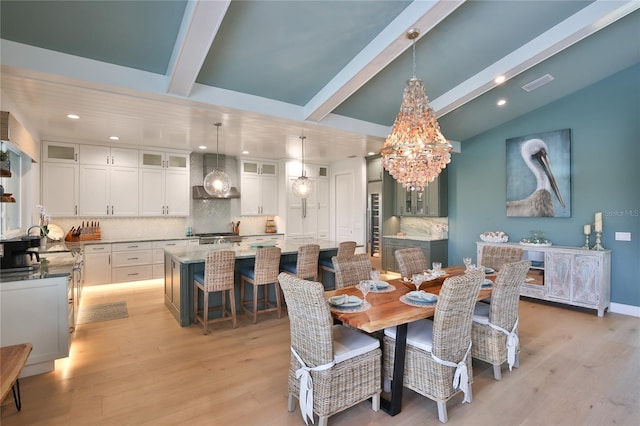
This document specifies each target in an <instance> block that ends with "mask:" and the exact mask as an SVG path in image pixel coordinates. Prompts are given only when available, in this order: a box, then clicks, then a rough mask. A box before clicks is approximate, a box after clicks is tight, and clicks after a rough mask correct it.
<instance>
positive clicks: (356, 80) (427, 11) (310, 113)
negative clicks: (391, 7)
mask: <svg viewBox="0 0 640 426" xmlns="http://www.w3.org/2000/svg"><path fill="white" fill-rule="evenodd" d="M464 1H465V0H439V1H437V2H426V1H414V2H413V3H411V4H410V5H409V6H407V8H406V9H405V10H403V11H402V13H400V15H398V16H397V17H396V18H395V19H394V20H393V21H392V22H391V23H390V24H389V25H387V27H386V28H385V29H384V30H383V31H382V32H380V34H378V36H376V37H375V38H374V39H373V40H372V41H371V42H370V43H369V44H368V45H367V46H366V47H365V48H364V49H362V51H360V53H358V54H357V55H356V56H355V57H354V58H353V59H352V60H351V61H350V62H349V63H348V64H347V65H346V66H345V67H344V68H343V69H342V70H341V71H340V72H339V73H338V74H336V75H335V76H334V77H333V78H332V79H331V81H329V83H327V84H326V85H325V86H324V87H323V88H322V89H321V90H320V91H319V92H318V93H317V94H316V95H315V96H314V97H313V98H312V99H311V100H310V101H309V102H308V103H307V104H306V105H305V107H304V110H305V113H304V115H305V119H306V120H310V121H315V122H318V121H320V120H322V119H323V118H324V117H325V116H326V115H327V114H329V113H330V112H331V111H333V110H334V109H335V108H337V107H338V106H339V105H340V104H341V103H342V102H344V101H345V100H346V99H347V98H348V97H349V96H351V95H352V94H353V93H355V92H356V91H357V90H358V89H359V88H360V87H362V86H363V85H364V84H366V83H367V82H368V81H369V80H370V79H371V78H373V77H374V76H375V75H376V74H378V73H379V72H380V71H381V70H383V69H384V68H385V67H386V66H387V65H388V64H389V63H390V62H391V61H393V60H394V59H396V58H397V57H398V56H400V55H401V54H402V53H403V52H404V51H405V50H407V49H408V48H410V47H411V45H412V43H411V42H410V41H408V40H407V38H406V36H405V34H406V32H407V30H409V29H410V28H418V29H420V37H422V36H423V35H425V34H426V33H427V32H429V31H430V30H431V29H433V28H434V27H435V26H436V25H438V24H439V23H440V22H441V21H442V20H443V19H445V18H446V17H447V16H449V15H450V14H451V13H453V11H455V10H456V9H457V8H458V7H460V6H461V5H462V4H463V3H464Z"/></svg>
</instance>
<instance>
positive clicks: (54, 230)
mask: <svg viewBox="0 0 640 426" xmlns="http://www.w3.org/2000/svg"><path fill="white" fill-rule="evenodd" d="M47 229H49V233H48V234H47V238H49V239H50V240H52V241H61V240H64V231H63V230H62V228H60V227H59V226H58V225H56V224H54V223H50V224H49V225H48V226H47Z"/></svg>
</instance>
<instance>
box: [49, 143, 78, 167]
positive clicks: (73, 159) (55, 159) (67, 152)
mask: <svg viewBox="0 0 640 426" xmlns="http://www.w3.org/2000/svg"><path fill="white" fill-rule="evenodd" d="M79 150H80V145H78V144H73V143H63V142H51V141H44V142H42V161H48V162H52V163H75V164H77V163H78V152H79Z"/></svg>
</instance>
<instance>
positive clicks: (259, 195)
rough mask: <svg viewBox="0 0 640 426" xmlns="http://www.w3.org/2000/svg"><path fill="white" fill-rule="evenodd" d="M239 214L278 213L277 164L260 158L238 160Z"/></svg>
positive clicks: (271, 214) (270, 214) (275, 214)
mask: <svg viewBox="0 0 640 426" xmlns="http://www.w3.org/2000/svg"><path fill="white" fill-rule="evenodd" d="M240 190H241V191H242V197H241V198H240V214H241V215H244V216H252V215H254V216H255V215H269V216H277V215H278V164H277V163H271V162H268V161H260V160H242V161H240Z"/></svg>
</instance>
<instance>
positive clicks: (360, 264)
mask: <svg viewBox="0 0 640 426" xmlns="http://www.w3.org/2000/svg"><path fill="white" fill-rule="evenodd" d="M331 260H332V261H333V267H334V269H335V271H336V289H339V288H344V287H349V286H352V285H356V284H358V283H359V282H360V281H361V280H368V279H370V276H371V275H370V274H371V270H372V269H373V267H372V266H371V259H370V258H369V255H368V254H367V253H360V254H354V255H351V256H333V257H332V258H331Z"/></svg>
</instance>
